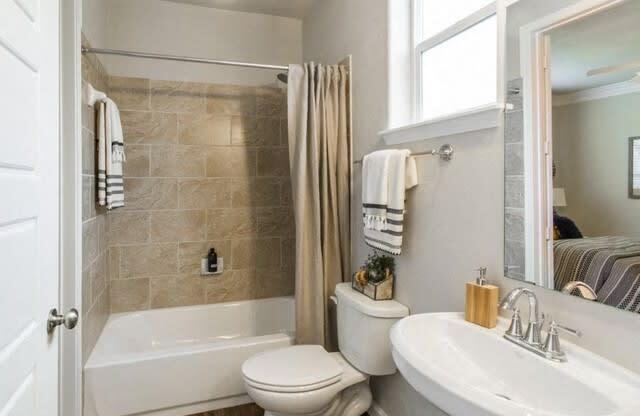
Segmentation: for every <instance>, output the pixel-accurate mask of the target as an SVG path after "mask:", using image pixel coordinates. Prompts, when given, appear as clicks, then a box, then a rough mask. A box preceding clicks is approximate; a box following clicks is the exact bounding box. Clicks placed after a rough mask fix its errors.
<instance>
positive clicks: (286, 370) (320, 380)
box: [242, 345, 344, 393]
mask: <svg viewBox="0 0 640 416" xmlns="http://www.w3.org/2000/svg"><path fill="white" fill-rule="evenodd" d="M343 371H344V370H343V367H342V366H341V365H340V364H339V363H338V362H337V361H336V360H335V359H334V358H333V357H332V356H331V355H330V354H329V353H328V352H327V351H326V350H325V349H324V348H322V347H321V346H319V345H297V346H293V347H286V348H282V349H278V350H273V351H267V352H264V353H262V354H258V355H255V356H253V357H251V358H250V359H248V360H247V361H246V362H245V363H244V364H243V365H242V374H243V376H244V379H245V382H246V383H247V384H248V385H249V386H252V387H254V388H256V389H260V390H265V391H269V392H277V393H303V392H310V391H314V390H319V389H323V388H325V387H328V386H331V385H333V384H336V383H338V382H340V381H341V380H342V375H343Z"/></svg>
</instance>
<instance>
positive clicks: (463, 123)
mask: <svg viewBox="0 0 640 416" xmlns="http://www.w3.org/2000/svg"><path fill="white" fill-rule="evenodd" d="M504 108H505V106H504V104H498V103H494V104H488V105H484V106H482V107H476V108H473V109H471V110H467V111H462V112H459V113H455V114H450V115H446V116H442V117H438V118H434V119H431V120H426V121H421V122H419V123H414V124H409V125H407V126H402V127H395V128H392V129H388V130H383V131H381V132H380V133H378V134H379V135H380V136H381V137H382V138H383V139H384V142H385V144H387V145H394V144H400V143H409V142H417V141H421V140H428V139H434V138H436V137H444V136H451V135H454V134H461V133H468V132H471V131H478V130H485V129H491V128H495V127H498V125H499V124H500V117H501V115H502V112H503V111H504Z"/></svg>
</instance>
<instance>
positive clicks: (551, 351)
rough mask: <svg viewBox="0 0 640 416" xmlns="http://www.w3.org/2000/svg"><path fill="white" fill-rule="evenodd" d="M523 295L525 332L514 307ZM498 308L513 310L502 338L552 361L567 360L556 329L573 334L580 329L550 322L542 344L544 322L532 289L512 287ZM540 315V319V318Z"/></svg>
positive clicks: (578, 334) (578, 332) (578, 333)
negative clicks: (525, 300)
mask: <svg viewBox="0 0 640 416" xmlns="http://www.w3.org/2000/svg"><path fill="white" fill-rule="evenodd" d="M522 295H525V296H527V298H528V299H529V325H528V326H527V330H526V332H525V334H524V335H523V334H522V322H521V321H520V311H519V310H518V308H517V307H516V303H517V302H518V299H520V296H522ZM499 307H500V309H506V310H511V311H513V316H512V317H511V325H509V329H507V331H506V332H505V333H504V338H505V339H507V340H508V341H511V342H513V343H514V344H516V345H518V346H520V347H522V348H525V349H526V350H529V351H531V352H533V353H534V354H537V355H540V356H542V357H544V358H547V359H549V360H553V361H559V362H565V361H567V357H566V354H565V353H564V351H562V349H561V348H560V338H559V336H558V330H563V331H565V332H567V333H570V334H572V335H575V336H578V337H579V336H582V334H581V333H580V331H577V330H575V329H571V328H567V327H565V326H562V325H560V324H558V323H556V322H555V321H552V322H551V326H550V327H549V332H548V334H547V339H546V341H545V342H544V344H543V343H542V342H541V339H542V325H543V323H544V314H541V313H540V308H539V305H538V298H537V297H536V294H535V293H533V291H532V290H530V289H527V288H524V287H520V288H517V289H513V290H512V291H511V292H509V293H507V296H505V297H504V298H503V299H502V301H500V305H499ZM541 317H542V319H540V318H541Z"/></svg>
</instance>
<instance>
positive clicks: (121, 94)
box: [109, 77, 150, 110]
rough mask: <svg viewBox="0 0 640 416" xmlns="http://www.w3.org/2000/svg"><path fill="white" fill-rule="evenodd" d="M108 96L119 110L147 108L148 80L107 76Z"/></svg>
mask: <svg viewBox="0 0 640 416" xmlns="http://www.w3.org/2000/svg"><path fill="white" fill-rule="evenodd" d="M109 97H110V98H111V99H112V100H113V101H115V103H116V104H117V105H118V108H119V109H120V110H149V108H150V107H149V80H148V79H144V78H128V77H109Z"/></svg>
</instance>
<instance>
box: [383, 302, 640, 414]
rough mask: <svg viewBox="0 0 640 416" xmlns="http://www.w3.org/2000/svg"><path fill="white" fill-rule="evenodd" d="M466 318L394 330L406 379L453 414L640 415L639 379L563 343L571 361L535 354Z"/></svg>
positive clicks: (437, 318) (428, 317)
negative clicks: (555, 360) (554, 360)
mask: <svg viewBox="0 0 640 416" xmlns="http://www.w3.org/2000/svg"><path fill="white" fill-rule="evenodd" d="M505 329H506V321H504V320H501V321H500V324H499V325H498V327H497V328H494V329H485V328H482V327H480V326H477V325H473V324H470V323H468V322H466V321H465V320H464V318H463V316H462V314H458V313H434V314H422V315H413V316H409V317H407V318H404V319H402V320H401V321H399V322H398V323H397V324H396V325H395V326H394V327H393V328H392V330H391V343H392V345H393V358H394V360H395V362H396V364H397V366H398V369H399V370H400V373H402V375H403V376H404V377H405V379H406V380H407V381H408V382H409V383H410V384H411V385H412V386H413V387H414V388H415V389H416V390H417V391H418V392H419V393H420V394H422V395H423V396H424V397H425V398H427V399H428V400H429V401H431V402H432V403H433V404H435V405H436V406H438V407H440V408H441V409H442V410H444V411H445V412H447V413H448V414H450V415H452V416H485V415H505V416H623V415H624V416H638V415H640V376H638V375H637V374H634V373H632V372H630V371H628V370H626V369H624V368H622V367H620V366H617V365H615V364H613V363H611V362H610V361H607V360H605V359H604V358H602V357H599V356H597V355H595V354H592V353H590V352H588V351H586V350H584V349H582V348H579V347H577V346H575V345H572V344H570V343H568V342H567V341H566V340H563V347H564V349H565V351H566V353H567V358H568V362H566V363H557V362H553V361H550V360H546V359H544V358H542V357H539V356H536V355H535V354H532V353H531V352H529V351H526V350H524V349H522V348H520V347H518V346H516V345H514V344H512V343H510V342H508V341H507V340H505V339H504V338H502V334H503V333H504V330H505Z"/></svg>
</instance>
